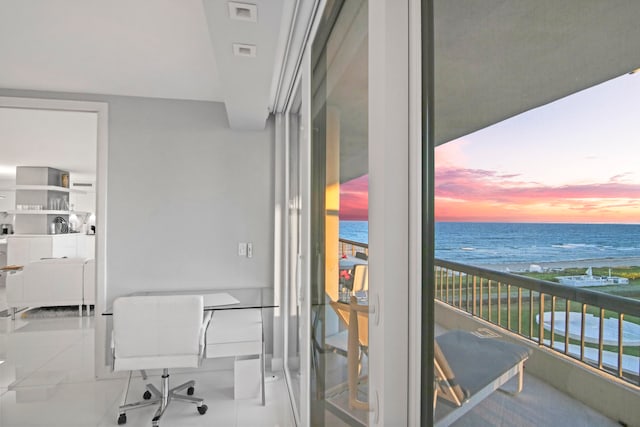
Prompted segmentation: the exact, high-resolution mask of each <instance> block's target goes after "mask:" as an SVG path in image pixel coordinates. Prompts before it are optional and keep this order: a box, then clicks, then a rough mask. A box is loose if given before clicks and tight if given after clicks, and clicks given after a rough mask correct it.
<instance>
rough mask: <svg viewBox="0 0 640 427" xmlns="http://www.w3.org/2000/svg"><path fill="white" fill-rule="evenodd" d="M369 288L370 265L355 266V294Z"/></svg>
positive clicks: (353, 289)
mask: <svg viewBox="0 0 640 427" xmlns="http://www.w3.org/2000/svg"><path fill="white" fill-rule="evenodd" d="M368 290H369V267H368V266H367V265H365V264H356V265H354V266H353V288H352V291H353V294H354V295H355V294H356V293H357V292H367V291H368Z"/></svg>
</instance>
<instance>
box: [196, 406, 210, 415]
mask: <svg viewBox="0 0 640 427" xmlns="http://www.w3.org/2000/svg"><path fill="white" fill-rule="evenodd" d="M207 409H209V407H208V406H207V405H202V406H198V412H199V413H200V415H204V414H206V413H207Z"/></svg>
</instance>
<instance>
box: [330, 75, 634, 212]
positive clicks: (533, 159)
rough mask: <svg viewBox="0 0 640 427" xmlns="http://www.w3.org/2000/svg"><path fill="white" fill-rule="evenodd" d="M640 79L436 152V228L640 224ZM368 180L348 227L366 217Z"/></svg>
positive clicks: (356, 194)
mask: <svg viewBox="0 0 640 427" xmlns="http://www.w3.org/2000/svg"><path fill="white" fill-rule="evenodd" d="M638 100H640V74H633V75H624V76H622V77H619V78H617V79H613V80H610V81H608V82H606V83H603V84H601V85H598V86H595V87H593V88H590V89H587V90H585V91H582V92H578V93H576V94H574V95H571V96H569V97H566V98H563V99H561V100H558V101H555V102H553V103H550V104H547V105H545V106H542V107H539V108H536V109H534V110H531V111H528V112H526V113H523V114H520V115H518V116H515V117H513V118H510V119H507V120H505V121H503V122H500V123H498V124H495V125H493V126H490V127H488V128H485V129H482V130H480V131H477V132H474V133H472V134H469V135H467V136H465V137H462V138H460V139H457V140H455V141H452V142H449V143H447V144H443V145H441V146H439V147H438V148H436V157H435V162H436V171H435V175H436V179H435V194H436V200H435V216H436V220H437V221H479V222H480V221H481V222H567V223H634V224H637V223H640V114H639V111H640V110H639V109H638V105H637V104H638ZM367 181H368V179H367V176H363V177H360V178H358V179H356V180H353V181H350V182H348V183H344V184H343V185H342V189H341V206H340V215H341V219H366V200H367V195H366V190H367Z"/></svg>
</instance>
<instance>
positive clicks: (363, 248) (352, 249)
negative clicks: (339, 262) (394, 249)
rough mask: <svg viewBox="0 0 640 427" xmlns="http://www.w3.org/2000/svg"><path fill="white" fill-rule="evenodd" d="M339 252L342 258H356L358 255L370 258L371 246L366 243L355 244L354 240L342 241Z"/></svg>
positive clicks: (340, 241)
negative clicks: (343, 256) (346, 256)
mask: <svg viewBox="0 0 640 427" xmlns="http://www.w3.org/2000/svg"><path fill="white" fill-rule="evenodd" d="M338 244H339V247H338V251H339V254H340V256H342V255H350V256H356V254H357V253H362V254H365V255H366V256H367V257H368V256H369V245H368V244H366V243H360V242H355V241H353V240H347V239H340V240H339V243H338Z"/></svg>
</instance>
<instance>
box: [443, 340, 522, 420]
mask: <svg viewBox="0 0 640 427" xmlns="http://www.w3.org/2000/svg"><path fill="white" fill-rule="evenodd" d="M530 354H531V349H529V348H528V347H525V346H523V345H519V344H514V343H510V342H507V341H502V340H500V339H496V338H494V337H490V338H487V337H483V336H482V335H481V334H479V335H476V334H474V333H472V332H467V331H458V330H456V331H449V332H446V333H445V334H443V335H440V336H438V337H436V341H435V354H434V356H435V357H434V369H435V374H436V375H435V376H436V384H435V396H434V402H433V405H434V413H435V420H436V425H437V426H448V425H450V424H451V423H453V422H454V421H456V420H457V419H458V418H460V417H461V416H463V415H464V414H465V413H466V412H467V411H469V410H471V409H472V408H473V407H474V406H475V405H477V404H478V403H480V402H481V401H482V400H484V399H485V398H486V397H487V396H489V395H490V394H491V393H493V392H494V391H495V390H496V389H499V388H500V387H502V385H504V384H505V383H506V382H507V381H509V380H510V379H511V378H513V377H515V376H516V375H517V376H518V385H517V389H516V391H515V392H513V393H512V394H517V393H519V392H520V391H521V390H522V385H523V373H524V362H525V361H526V360H527V359H528V358H529V355H530ZM440 402H441V403H442V404H439V403H440Z"/></svg>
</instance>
